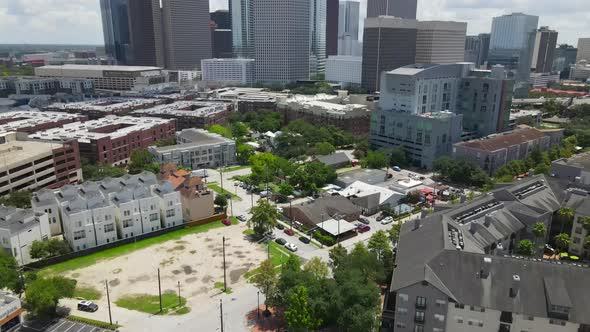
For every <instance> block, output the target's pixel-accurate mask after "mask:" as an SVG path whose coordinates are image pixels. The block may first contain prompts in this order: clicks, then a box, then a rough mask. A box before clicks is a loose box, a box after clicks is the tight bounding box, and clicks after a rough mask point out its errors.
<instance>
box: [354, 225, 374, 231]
mask: <svg viewBox="0 0 590 332" xmlns="http://www.w3.org/2000/svg"><path fill="white" fill-rule="evenodd" d="M356 230H357V231H358V232H359V233H365V232H368V231H370V230H371V227H370V226H367V225H358V227H357V228H356Z"/></svg>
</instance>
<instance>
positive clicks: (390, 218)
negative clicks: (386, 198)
mask: <svg viewBox="0 0 590 332" xmlns="http://www.w3.org/2000/svg"><path fill="white" fill-rule="evenodd" d="M392 222H393V218H392V217H385V219H383V220H381V225H387V224H391V223H392Z"/></svg>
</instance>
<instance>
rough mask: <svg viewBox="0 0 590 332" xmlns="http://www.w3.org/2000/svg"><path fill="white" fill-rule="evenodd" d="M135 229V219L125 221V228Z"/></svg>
mask: <svg viewBox="0 0 590 332" xmlns="http://www.w3.org/2000/svg"><path fill="white" fill-rule="evenodd" d="M127 227H133V219H125V220H123V228H127Z"/></svg>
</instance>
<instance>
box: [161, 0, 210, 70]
mask: <svg viewBox="0 0 590 332" xmlns="http://www.w3.org/2000/svg"><path fill="white" fill-rule="evenodd" d="M155 1H158V0H155ZM162 13H163V15H162V16H163V20H162V21H163V22H164V35H165V36H166V38H165V39H164V40H165V46H166V68H167V69H171V70H198V69H200V68H201V60H203V59H209V58H211V30H210V28H209V1H208V0H163V1H162Z"/></svg>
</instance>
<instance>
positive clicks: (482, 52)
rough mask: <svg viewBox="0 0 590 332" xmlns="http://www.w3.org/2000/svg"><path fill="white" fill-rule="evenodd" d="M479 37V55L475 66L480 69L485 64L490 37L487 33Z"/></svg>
mask: <svg viewBox="0 0 590 332" xmlns="http://www.w3.org/2000/svg"><path fill="white" fill-rule="evenodd" d="M478 37H479V55H478V57H477V62H476V64H477V66H478V67H481V66H484V65H486V64H487V62H488V54H489V52H490V37H491V35H490V34H489V33H480V34H479V35H478Z"/></svg>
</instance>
